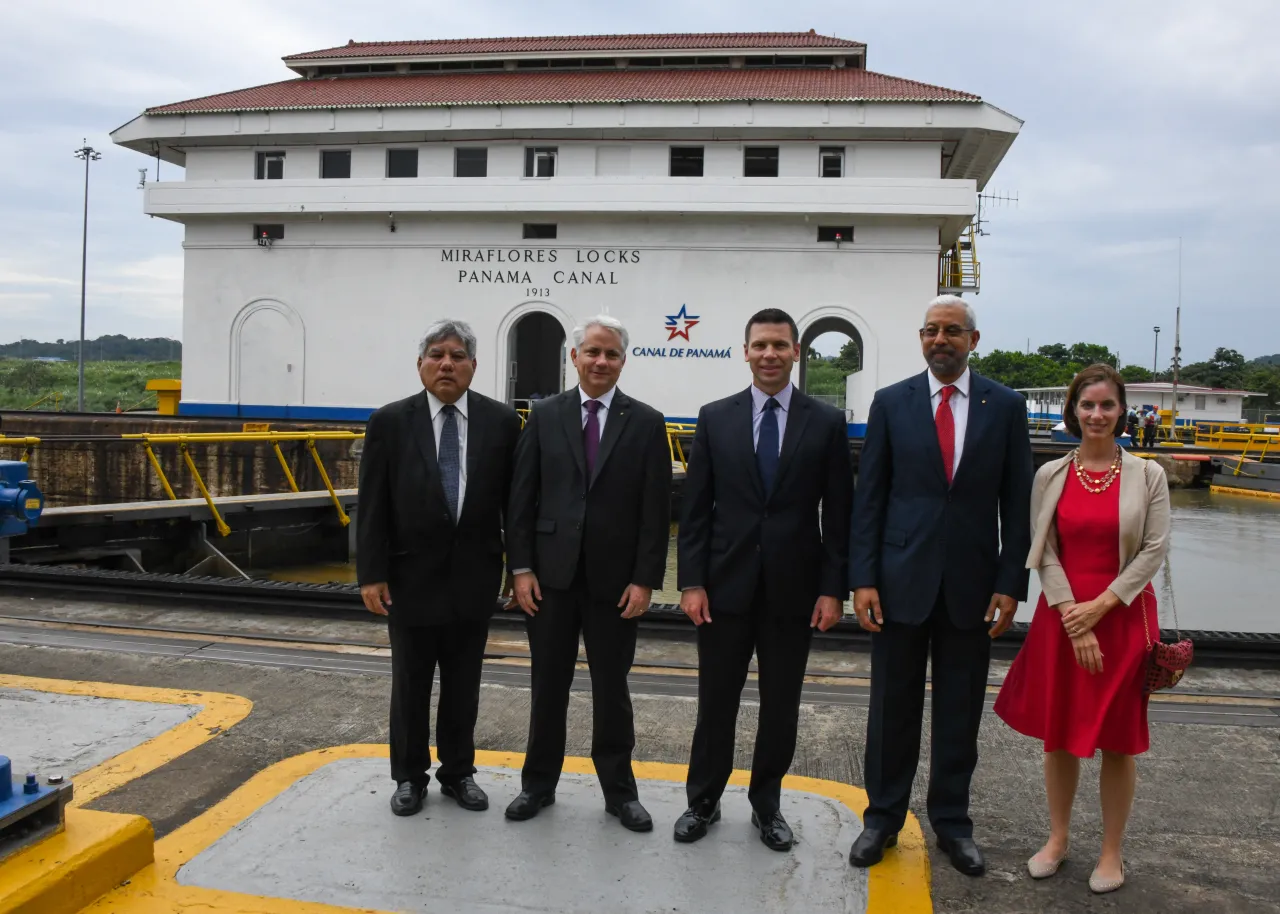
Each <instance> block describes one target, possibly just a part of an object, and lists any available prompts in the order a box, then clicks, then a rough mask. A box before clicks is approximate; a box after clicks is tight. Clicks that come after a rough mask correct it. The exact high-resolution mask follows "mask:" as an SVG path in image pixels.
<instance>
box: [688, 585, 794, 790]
mask: <svg viewBox="0 0 1280 914" xmlns="http://www.w3.org/2000/svg"><path fill="white" fill-rule="evenodd" d="M756 593H757V596H756V599H755V601H754V602H753V604H752V606H751V608H750V610H749V611H748V612H746V613H736V614H735V613H729V612H724V611H720V612H717V611H716V608H715V607H714V606H713V607H711V612H712V621H711V622H704V623H703V624H702V625H699V626H698V722H697V725H696V726H695V728H694V731H693V746H692V748H691V749H690V751H689V776H688V781H687V783H686V784H685V792H686V793H687V795H688V798H689V805H690V806H692V805H693V804H695V803H699V802H703V801H705V802H711V803H714V802H716V801H718V800H719V799H720V795H721V794H722V793H723V792H724V788H725V784H727V783H728V782H729V776H730V775H731V774H732V773H733V755H734V741H735V738H736V736H737V732H738V706H739V704H740V702H741V700H742V687H743V685H745V684H746V681H747V668H748V666H750V664H751V655H752V653H753V652H754V653H755V655H756V666H757V670H758V681H757V688H758V690H759V693H760V718H759V723H758V725H757V728H756V744H755V752H754V755H753V756H752V759H751V786H750V787H749V788H748V791H747V798H748V799H749V800H750V801H751V806H752V808H753V809H755V810H757V811H758V812H760V813H766V814H767V813H772V812H776V811H777V810H778V807H779V801H780V799H781V795H782V779H783V777H784V776H785V775H786V773H787V770H788V769H789V768H790V767H791V759H792V757H793V756H794V755H795V750H796V732H797V730H798V728H799V726H800V692H801V689H802V688H803V687H804V672H805V667H806V666H807V664H808V662H809V644H810V641H811V640H812V638H813V629H812V628H810V627H809V621H810V617H809V616H807V615H806V616H801V615H780V614H773V613H770V612H769V611H768V607H767V606H766V605H765V602H764V598H763V596H762V595H763V593H764V586H763V582H762V583H761V586H760V587H759V588H758V589H757V591H756Z"/></svg>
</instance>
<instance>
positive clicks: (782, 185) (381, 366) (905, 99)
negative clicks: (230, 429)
mask: <svg viewBox="0 0 1280 914" xmlns="http://www.w3.org/2000/svg"><path fill="white" fill-rule="evenodd" d="M866 50H867V49H866V46H865V45H863V44H861V43H858V42H854V41H846V40H843V39H838V38H829V37H825V36H822V35H816V34H814V33H812V32H808V33H768V34H758V33H757V34H709V35H636V36H594V37H576V38H520V39H493V40H490V39H469V40H441V41H423V42H387V43H361V44H357V43H351V44H348V45H346V46H344V47H338V48H332V49H329V50H325V51H315V52H311V53H306V54H297V55H293V56H290V57H286V58H285V64H286V65H287V66H288V67H289V68H290V69H292V70H293V71H294V72H295V73H296V74H297V78H294V79H290V80H287V81H285V82H280V83H274V84H270V85H265V86H258V87H254V88H250V89H242V90H238V91H234V92H227V93H224V94H220V95H214V96H209V97H206V98H198V99H192V100H189V101H184V102H177V103H175V104H167V105H161V106H159V107H155V108H150V109H148V110H147V111H146V112H144V113H143V114H142V115H140V116H139V117H137V118H135V119H134V120H132V121H130V122H129V123H128V124H125V125H124V126H123V127H121V128H119V129H118V130H116V131H115V132H114V134H113V135H112V136H113V139H114V140H115V142H117V143H118V144H120V145H123V146H127V147H129V148H130V149H134V150H137V151H138V152H142V153H144V154H147V155H150V156H158V157H159V158H160V159H163V160H164V161H165V162H170V163H173V164H175V165H181V166H184V167H185V169H186V172H185V175H184V177H183V180H181V181H173V182H161V183H153V184H151V185H149V186H148V187H147V191H146V197H145V204H144V206H145V211H146V212H147V213H148V214H151V215H153V216H159V217H162V218H166V219H173V220H175V221H178V222H181V223H183V224H184V225H185V227H186V236H185V241H184V249H185V252H186V269H185V283H184V316H183V340H184V346H183V357H184V360H183V372H182V374H183V392H182V393H183V400H182V406H181V412H182V413H184V414H188V415H219V416H243V417H246V418H250V417H252V418H258V417H263V418H266V417H273V418H284V417H294V418H363V417H364V416H366V415H367V414H368V412H369V411H370V410H371V409H372V408H375V407H377V406H379V405H380V404H382V403H384V402H386V401H388V400H391V399H395V398H398V397H401V396H405V395H406V394H408V393H410V392H412V391H413V390H415V389H418V382H417V380H416V378H415V375H414V373H413V371H414V369H413V364H414V359H415V357H416V345H417V340H418V337H419V335H420V334H421V332H422V330H423V328H424V327H425V326H426V325H427V324H428V323H429V322H430V321H431V320H433V319H435V318H438V317H442V316H458V317H462V318H465V319H466V320H468V321H470V322H471V324H472V326H473V327H474V328H475V330H476V332H477V334H478V336H479V342H480V348H479V363H480V364H479V368H478V371H477V375H476V379H475V382H474V383H475V386H476V389H477V390H479V391H480V392H482V393H485V394H489V395H490V396H496V397H498V398H501V399H504V400H516V399H524V398H527V397H528V396H529V395H530V394H532V393H542V394H548V393H553V392H555V391H558V390H560V389H562V385H563V384H564V383H565V376H566V373H567V371H568V372H569V374H568V376H569V377H570V378H572V374H571V368H570V367H568V366H567V365H566V362H567V347H566V346H565V336H566V334H567V333H568V332H569V331H571V329H572V327H573V326H574V324H575V323H576V322H577V321H579V320H581V319H583V318H585V317H588V316H590V315H592V314H596V313H599V312H607V313H609V314H611V315H613V316H615V317H617V318H619V319H621V320H622V321H624V322H625V323H626V325H627V326H628V328H629V329H630V331H631V336H632V339H631V346H632V348H631V350H630V353H629V357H628V360H627V367H626V369H625V371H624V374H623V380H622V385H623V387H624V388H625V389H626V390H628V391H629V392H630V393H631V394H632V395H634V396H637V397H639V398H640V399H642V400H646V401H648V402H650V403H652V404H653V405H655V406H657V407H658V408H660V409H661V410H662V411H663V412H664V413H665V414H666V415H667V416H669V417H672V418H685V419H688V418H690V417H693V416H695V415H696V414H697V410H698V407H699V406H700V405H701V404H703V403H705V402H707V401H709V400H712V399H715V398H718V397H721V396H725V395H726V394H728V393H731V392H732V391H735V390H738V389H741V388H742V387H744V386H745V385H746V384H747V382H748V374H747V370H746V368H745V366H744V365H743V364H741V362H742V341H743V337H742V334H743V326H744V324H745V322H746V320H747V318H748V317H749V316H750V315H751V314H752V313H753V312H754V311H756V310H758V309H760V308H764V307H771V306H776V307H782V308H785V309H786V310H788V311H789V312H790V313H791V314H792V315H793V316H794V317H795V318H796V320H797V322H798V323H799V325H800V328H801V331H802V334H803V336H804V341H805V342H806V344H807V343H808V342H809V341H811V340H812V339H813V338H814V337H815V336H817V335H818V334H820V333H824V332H828V331H833V330H837V331H843V332H845V333H848V334H849V335H850V336H852V337H854V338H855V339H857V340H858V341H859V342H860V344H861V350H862V354H863V357H862V366H861V370H860V371H858V372H856V373H855V374H853V375H851V376H850V378H849V381H848V389H847V398H846V399H847V404H848V407H849V410H850V422H851V425H853V426H854V428H853V431H855V432H856V431H857V427H858V426H860V425H862V424H863V423H865V421H866V411H867V408H868V406H869V404H870V400H871V395H872V393H873V392H874V391H875V389H876V388H877V387H879V386H883V385H884V384H887V383H890V382H893V381H896V380H898V379H900V378H902V377H905V376H907V375H908V374H911V373H914V372H916V371H919V370H921V369H922V368H923V364H922V360H921V357H920V350H919V344H918V340H917V335H916V330H917V329H918V328H919V326H920V320H921V317H922V311H923V306H924V304H925V303H926V302H927V301H928V300H929V299H930V298H932V297H933V296H934V295H936V294H938V292H939V291H940V290H946V291H961V290H970V291H976V289H977V279H978V277H977V264H976V262H975V261H974V260H973V251H972V235H971V234H970V233H969V231H968V229H969V226H970V222H971V220H972V217H973V215H974V213H975V205H976V194H977V192H978V191H979V190H980V189H981V188H982V187H983V186H984V185H985V184H986V182H987V181H988V179H989V178H990V177H991V174H992V172H993V171H994V169H995V168H996V166H997V165H998V164H999V162H1000V160H1001V159H1002V158H1003V156H1004V154H1005V152H1006V151H1007V150H1008V148H1009V146H1010V144H1011V143H1012V142H1013V140H1014V139H1015V137H1016V136H1017V133H1018V130H1019V128H1020V126H1021V122H1020V121H1019V120H1018V119H1017V118H1014V117H1012V116H1011V115H1009V114H1006V113H1005V112H1003V111H1001V110H1000V109H998V108H995V107H994V106H992V105H990V104H988V103H986V102H984V101H983V100H982V99H980V98H978V97H977V96H975V95H970V94H968V93H965V92H959V91H954V90H951V89H944V88H939V87H937V86H931V85H926V84H923V83H919V82H913V81H911V80H906V79H899V78H896V77H891V76H883V75H881V74H877V73H873V72H871V71H870V70H867V69H866ZM264 236H265V237H264ZM802 364H803V362H802Z"/></svg>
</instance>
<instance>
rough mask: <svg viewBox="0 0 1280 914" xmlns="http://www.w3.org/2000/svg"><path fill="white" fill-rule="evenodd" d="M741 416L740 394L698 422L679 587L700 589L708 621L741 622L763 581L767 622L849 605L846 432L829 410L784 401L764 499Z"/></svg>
mask: <svg viewBox="0 0 1280 914" xmlns="http://www.w3.org/2000/svg"><path fill="white" fill-rule="evenodd" d="M751 413H752V402H751V391H750V389H747V390H744V391H742V392H741V393H738V394H734V395H733V396H731V397H726V398H725V399H723V400H717V401H716V402H714V403H708V404H707V405H706V406H704V407H702V409H701V410H699V412H698V427H697V431H696V432H694V436H693V449H692V451H691V452H690V454H689V470H688V473H687V475H686V476H685V482H684V494H683V498H684V510H683V512H682V514H681V518H680V539H679V575H678V577H679V586H680V589H681V590H684V589H686V588H689V587H705V588H706V589H707V599H708V601H709V603H710V608H711V614H712V617H713V618H714V617H715V614H716V613H718V612H719V613H746V612H749V611H750V609H751V606H752V602H753V600H754V599H755V596H756V592H757V590H758V589H759V587H760V585H761V581H762V580H763V584H764V598H765V600H766V603H767V607H768V609H767V611H768V612H770V613H772V614H780V615H803V616H808V615H809V614H811V613H812V612H813V606H814V603H816V602H817V599H818V597H819V596H831V597H836V598H837V599H839V600H844V599H845V598H846V597H847V596H848V595H849V586H848V577H847V565H846V562H847V555H848V552H847V550H848V542H849V515H848V512H849V507H850V502H851V499H852V494H853V472H852V465H851V463H850V460H849V434H848V426H847V425H846V423H845V419H844V415H843V414H842V413H841V412H840V411H839V410H837V409H835V408H834V407H831V406H827V405H826V404H823V403H819V402H818V401H816V400H814V399H812V398H811V397H807V396H805V395H804V394H803V393H801V392H800V391H799V390H795V391H793V392H792V394H791V410H790V413H789V415H788V416H787V427H786V430H785V431H784V433H783V437H782V452H781V455H780V456H779V461H778V471H777V476H776V477H775V479H774V486H773V491H772V492H769V493H766V492H765V490H764V482H763V481H762V480H761V478H760V470H759V467H758V465H757V463H756V451H755V444H754V441H753V433H752V414H751ZM819 511H821V516H822V519H821V524H819Z"/></svg>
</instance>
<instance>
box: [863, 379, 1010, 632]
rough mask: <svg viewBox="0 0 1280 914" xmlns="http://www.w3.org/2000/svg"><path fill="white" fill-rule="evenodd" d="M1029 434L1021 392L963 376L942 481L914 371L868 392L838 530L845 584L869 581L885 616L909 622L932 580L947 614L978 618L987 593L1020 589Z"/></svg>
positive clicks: (966, 622)
mask: <svg viewBox="0 0 1280 914" xmlns="http://www.w3.org/2000/svg"><path fill="white" fill-rule="evenodd" d="M1032 476H1033V467H1032V461H1031V442H1030V438H1029V437H1028V434H1027V409H1026V401H1024V400H1023V399H1022V397H1021V395H1019V394H1017V393H1015V392H1014V391H1012V390H1010V389H1009V388H1007V387H1004V386H1003V385H1001V384H997V383H996V382H995V381H992V380H990V379H989V378H984V377H982V376H981V375H978V374H971V375H970V384H969V422H968V427H967V430H966V432H965V439H964V449H963V452H962V453H961V457H960V466H959V468H958V469H957V470H956V473H955V477H954V479H953V480H952V484H951V485H950V486H948V485H947V477H946V474H945V471H944V470H943V465H942V449H941V448H940V447H939V446H938V432H937V426H936V425H935V423H934V417H933V408H932V405H931V404H930V401H929V378H928V373H927V372H924V373H921V374H918V375H916V376H915V377H912V378H907V379H906V380H905V381H900V382H898V383H897V384H893V385H891V386H889V387H885V388H883V389H881V390H879V391H877V392H876V395H875V399H874V400H873V401H872V403H871V412H870V414H869V416H868V417H867V435H866V439H865V441H864V443H863V446H862V456H861V461H860V465H859V470H858V488H857V494H856V496H855V499H854V509H853V521H852V527H851V531H850V537H849V572H850V575H849V576H850V581H849V583H850V585H851V586H852V587H854V588H858V587H877V588H879V590H880V606H881V609H882V610H883V612H884V617H885V620H886V621H893V622H905V623H908V624H911V625H918V624H920V623H922V622H924V621H925V619H927V618H928V617H929V614H930V612H932V611H933V606H934V603H935V602H936V601H937V598H938V594H939V592H940V591H941V592H942V593H943V594H944V595H945V598H946V603H947V611H948V613H949V614H950V616H951V619H952V621H953V622H954V623H955V624H956V625H957V626H958V627H961V628H976V627H978V626H980V625H982V624H984V622H983V617H984V616H985V615H986V611H987V606H988V605H989V604H990V602H991V596H992V594H996V593H1001V594H1006V595H1008V596H1011V597H1014V598H1015V599H1017V600H1025V599H1026V598H1027V578H1028V575H1027V570H1026V568H1025V567H1024V566H1025V564H1026V555H1027V550H1028V548H1029V547H1030V545H1031V528H1030V523H1029V521H1028V517H1029V512H1030V497H1031V480H1032Z"/></svg>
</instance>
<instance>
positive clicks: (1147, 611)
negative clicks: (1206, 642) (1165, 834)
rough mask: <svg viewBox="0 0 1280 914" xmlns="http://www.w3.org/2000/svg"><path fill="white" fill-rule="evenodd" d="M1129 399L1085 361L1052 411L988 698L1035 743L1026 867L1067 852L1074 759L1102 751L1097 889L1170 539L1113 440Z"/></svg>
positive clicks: (1128, 767)
mask: <svg viewBox="0 0 1280 914" xmlns="http://www.w3.org/2000/svg"><path fill="white" fill-rule="evenodd" d="M1127 409H1128V404H1127V403H1126V401H1125V390H1124V380H1123V378H1121V376H1120V374H1119V372H1117V371H1116V370H1115V369H1114V368H1112V367H1111V366H1110V365H1091V366H1089V367H1088V368H1086V369H1084V370H1083V371H1081V372H1080V373H1079V374H1077V375H1076V377H1075V379H1074V380H1073V381H1072V382H1071V386H1070V387H1069V388H1068V390H1067V403H1066V406H1065V407H1064V409H1063V420H1064V422H1065V423H1066V426H1067V428H1068V430H1070V431H1071V432H1072V433H1073V434H1075V435H1077V436H1079V437H1080V439H1081V441H1080V446H1079V448H1077V449H1076V450H1075V451H1074V452H1072V453H1071V454H1070V455H1068V456H1067V457H1064V458H1062V459H1061V460H1055V461H1053V462H1052V463H1048V464H1045V465H1044V466H1043V467H1041V468H1040V470H1039V472H1038V473H1037V474H1036V479H1035V484H1034V486H1033V487H1032V491H1031V523H1032V525H1033V530H1034V535H1033V540H1032V546H1031V554H1030V555H1029V556H1028V559H1027V566H1028V567H1029V568H1035V569H1036V570H1037V571H1038V573H1039V575H1040V585H1041V589H1042V590H1043V591H1044V593H1043V595H1042V596H1041V597H1040V602H1039V604H1038V605H1037V606H1036V612H1035V616H1034V618H1033V619H1032V620H1031V629H1030V631H1029V632H1028V633H1027V640H1026V642H1025V643H1024V644H1023V646H1022V650H1021V651H1019V652H1018V656H1017V658H1015V660H1014V662H1013V666H1012V667H1011V668H1010V669H1009V674H1008V676H1006V677H1005V681H1004V685H1003V687H1002V688H1001V689H1000V695H999V697H998V698H997V699H996V705H995V711H996V713H997V714H998V715H1000V717H1001V718H1002V719H1003V720H1004V722H1005V723H1007V724H1008V725H1009V726H1011V727H1013V729H1015V730H1017V731H1018V732H1019V733H1024V734H1026V735H1027V736H1032V737H1035V738H1036V739H1039V740H1042V741H1043V742H1044V751H1045V756H1044V780H1045V792H1046V794H1047V795H1048V801H1049V840H1048V841H1047V842H1045V845H1044V847H1042V848H1041V849H1040V851H1039V852H1038V853H1036V855H1035V856H1033V857H1032V858H1031V859H1030V860H1029V861H1027V870H1028V872H1029V873H1030V874H1031V876H1032V877H1033V878H1036V879H1044V878H1047V877H1049V876H1052V875H1053V874H1054V873H1056V872H1057V871H1058V868H1059V867H1060V866H1061V865H1062V862H1063V860H1065V859H1066V857H1067V845H1068V835H1069V829H1070V824H1071V807H1072V803H1073V802H1074V800H1075V794H1076V784H1077V782H1078V780H1079V777H1080V759H1082V758H1091V757H1093V755H1094V753H1095V752H1096V751H1097V750H1102V773H1101V779H1100V785H1099V786H1100V792H1101V799H1102V828H1103V836H1102V853H1101V855H1100V856H1099V859H1098V863H1097V866H1096V868H1095V869H1094V871H1093V874H1092V875H1091V876H1090V877H1089V888H1090V889H1092V890H1093V891H1094V892H1096V893H1099V894H1101V893H1103V892H1112V891H1115V890H1116V889H1118V888H1120V886H1122V885H1123V884H1124V861H1123V858H1122V856H1121V843H1122V842H1123V840H1124V830H1125V824H1126V823H1127V822H1128V819H1129V812H1130V810H1131V809H1132V807H1133V792H1134V783H1135V778H1136V765H1135V762H1134V756H1136V755H1139V754H1141V753H1143V752H1146V751H1147V748H1148V746H1149V745H1150V740H1149V737H1148V733H1147V696H1146V695H1145V694H1144V692H1143V676H1144V669H1145V665H1146V657H1147V643H1148V641H1147V631H1148V630H1149V631H1150V638H1151V641H1152V642H1155V641H1158V640H1159V638H1160V633H1159V627H1158V618H1157V615H1156V600H1155V594H1154V592H1153V591H1152V589H1151V579H1152V578H1153V577H1154V576H1155V574H1156V571H1157V570H1158V569H1159V568H1160V565H1161V563H1162V562H1163V561H1164V554H1165V550H1166V548H1167V545H1168V538H1169V489H1168V483H1167V481H1166V479H1165V474H1164V470H1163V469H1162V468H1161V467H1160V465H1159V464H1157V463H1156V462H1155V461H1151V460H1142V459H1140V458H1138V457H1134V456H1132V455H1131V454H1128V453H1126V452H1125V451H1124V450H1123V449H1121V448H1120V447H1118V446H1117V445H1116V440H1115V439H1116V436H1118V435H1120V434H1121V433H1122V432H1123V431H1124V423H1125V414H1126V412H1127Z"/></svg>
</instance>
